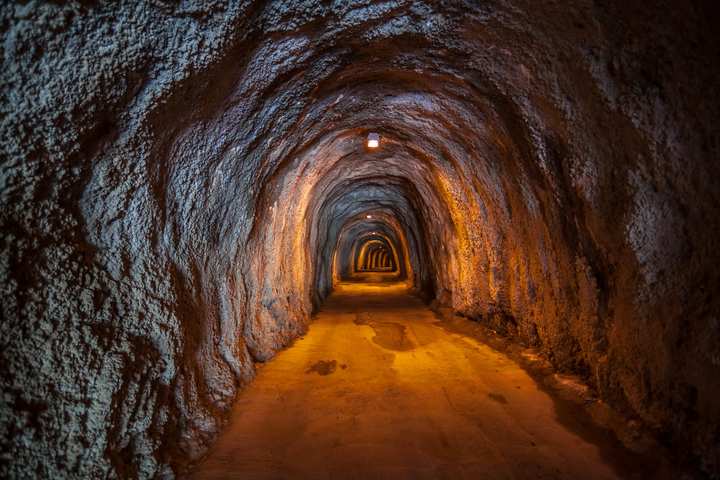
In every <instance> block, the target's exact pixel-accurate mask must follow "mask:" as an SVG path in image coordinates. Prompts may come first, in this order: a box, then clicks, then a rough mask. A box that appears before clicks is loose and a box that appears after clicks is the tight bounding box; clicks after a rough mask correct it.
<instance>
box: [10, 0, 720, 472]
mask: <svg viewBox="0 0 720 480" xmlns="http://www.w3.org/2000/svg"><path fill="white" fill-rule="evenodd" d="M715 3H716V2H715ZM716 14H717V7H716V6H714V3H713V2H686V1H680V0H677V1H675V0H662V1H660V0H658V1H651V2H644V3H643V4H642V5H640V4H636V2H570V3H567V4H560V3H558V2H553V1H550V0H532V1H531V0H508V1H504V0H503V1H497V2H462V1H459V2H439V1H430V0H428V1H392V2H376V1H349V2H320V1H314V0H308V1H302V2H285V1H267V2H265V1H263V2H259V1H248V2H215V1H200V0H188V1H183V2H165V1H159V2H132V1H128V0H123V1H118V2H110V3H103V2H29V3H28V2H15V3H13V4H11V5H7V6H4V7H3V8H2V9H0V30H1V31H2V36H3V42H2V45H3V49H4V50H3V53H4V56H3V62H4V63H3V67H4V68H3V69H2V71H0V78H1V81H0V85H1V87H0V88H2V98H1V100H0V101H1V102H2V112H3V115H0V139H2V140H1V146H0V148H1V151H2V155H1V157H2V170H1V172H0V176H1V179H0V191H1V197H0V198H2V206H3V208H2V209H0V228H1V230H2V239H1V241H0V275H1V277H2V281H1V282H0V284H1V285H2V298H3V301H2V319H3V320H2V325H1V328H2V331H1V332H0V333H1V335H0V339H1V341H2V345H0V347H2V348H0V355H1V357H0V370H1V371H0V382H2V392H3V395H4V396H3V401H2V402H1V403H0V442H1V443H0V452H4V453H3V454H2V455H3V456H2V461H0V477H8V478H32V477H34V476H42V477H46V478H63V477H68V476H70V477H72V476H75V477H79V478H105V477H110V478H112V477H121V478H122V477H140V478H153V477H163V476H167V477H170V476H173V475H175V474H177V473H179V472H183V471H184V469H186V468H187V465H188V464H189V463H191V462H193V461H196V460H198V459H199V458H201V457H202V456H203V454H204V452H206V450H207V448H208V446H209V445H211V444H212V442H213V440H214V439H215V438H216V437H217V435H218V434H219V432H220V431H221V430H222V428H223V425H224V419H225V418H226V415H227V412H228V410H229V409H230V408H231V405H232V402H233V400H234V399H235V398H236V396H237V394H238V392H240V391H241V390H243V389H245V388H247V386H248V385H249V384H250V383H251V381H252V379H253V378H254V376H255V374H256V370H257V369H256V366H257V365H259V364H262V363H263V362H267V361H269V360H270V359H272V358H273V356H274V355H275V354H276V353H277V352H278V351H280V350H282V349H283V348H285V347H286V346H288V345H290V344H291V343H292V342H293V341H294V340H295V339H297V338H298V337H300V336H301V335H303V334H304V332H305V331H306V329H307V327H308V324H309V323H310V321H311V315H312V314H313V312H317V311H318V310H319V309H320V308H321V307H322V305H323V302H324V301H325V300H326V299H327V298H328V296H329V295H330V294H331V293H332V291H333V288H334V287H335V286H337V285H339V284H341V283H343V282H344V281H345V280H349V279H351V277H352V275H353V274H357V273H358V272H359V271H360V270H356V265H355V255H356V253H357V252H358V249H362V245H359V244H358V243H357V242H358V241H359V239H362V238H365V236H367V235H371V236H372V235H373V234H372V232H378V233H377V237H378V238H377V240H378V241H381V242H386V243H387V245H389V246H390V247H391V250H392V252H393V254H392V256H390V255H389V251H388V250H387V247H385V252H386V253H385V255H386V258H391V260H392V261H394V262H395V265H396V269H397V270H396V272H393V273H388V275H397V279H398V280H400V279H402V281H403V282H405V283H406V284H407V286H408V287H409V288H411V289H413V291H414V292H416V293H417V294H418V295H419V296H421V297H422V298H423V299H425V300H426V301H428V302H434V305H436V306H438V307H441V308H444V309H448V310H450V311H452V312H454V313H457V314H458V315H461V316H463V317H465V318H468V319H472V320H473V321H477V322H478V323H479V324H481V325H483V326H485V327H487V328H490V329H492V330H493V331H494V332H497V334H498V335H503V336H505V337H507V338H508V339H510V341H512V342H516V343H519V344H523V345H528V346H532V347H534V348H536V349H537V350H538V352H539V355H541V356H543V358H546V359H547V361H548V362H549V363H550V364H551V365H552V367H553V368H554V369H556V370H557V371H559V372H574V373H576V374H578V375H581V376H582V377H583V378H584V379H585V381H586V383H587V384H588V385H589V388H591V389H592V390H593V392H595V395H596V397H597V398H599V399H601V400H602V401H603V402H605V403H606V404H607V405H610V406H611V407H612V408H613V409H615V410H616V411H617V412H619V415H621V416H622V417H623V418H631V419H633V422H635V423H637V424H638V425H641V426H643V428H647V429H649V430H651V431H653V432H655V433H656V434H657V435H658V436H659V437H660V438H662V439H663V442H664V443H666V444H667V445H669V446H670V448H672V449H673V450H674V451H676V452H677V454H678V455H679V456H680V457H682V458H684V459H686V460H687V461H688V462H689V463H691V464H693V465H696V466H698V468H700V469H703V470H704V471H705V472H711V473H713V474H717V472H718V468H720V467H719V465H720V453H718V448H717V445H718V441H717V438H718V431H720V430H719V429H720V404H718V402H717V401H716V400H717V398H719V396H720V384H719V381H718V376H717V368H718V365H720V363H719V362H720V360H719V359H720V344H719V343H718V342H717V341H716V339H717V338H718V335H720V322H718V318H720V300H718V298H720V297H718V295H715V293H716V292H718V291H719V290H720V269H719V268H717V266H718V265H719V264H720V257H719V256H720V248H718V236H717V232H718V231H720V223H719V222H720V215H718V214H717V213H718V212H717V210H718V207H717V205H720V192H719V191H718V189H719V188H720V187H718V182H717V181H716V179H717V178H718V173H719V172H718V162H717V161H715V159H716V158H718V153H719V152H718V148H719V146H718V145H719V142H718V140H717V138H718V135H717V124H718V122H717V119H718V118H720V113H719V112H718V110H719V109H720V106H719V105H718V102H716V101H714V98H712V92H716V91H718V90H720V89H719V88H718V87H719V85H718V81H719V80H718V79H720V75H718V73H720V72H718V70H719V69H718V60H717V59H718V58H720V48H719V47H718V40H717V37H716V35H714V30H715V26H714V25H713V24H712V19H714V18H716V17H717V15H716ZM370 134H373V135H372V140H373V141H374V142H377V145H375V143H373V144H372V146H371V145H369V144H368V140H370V139H371V138H370V137H371V135H370ZM368 214H370V215H371V216H372V218H371V219H368V218H367V215H368ZM381 239H382V240H381ZM373 252H375V253H372V254H371V257H372V261H371V263H370V264H369V266H371V265H372V264H375V265H377V264H378V262H380V259H381V258H382V254H381V253H380V252H379V251H378V250H373ZM366 253H367V252H366ZM380 263H382V262H380ZM391 263H392V262H391ZM363 266H364V263H363ZM372 273H373V275H376V274H381V273H382V274H384V273H383V272H372ZM635 423H633V424H635Z"/></svg>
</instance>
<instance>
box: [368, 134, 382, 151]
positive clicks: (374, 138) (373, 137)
mask: <svg viewBox="0 0 720 480" xmlns="http://www.w3.org/2000/svg"><path fill="white" fill-rule="evenodd" d="M367 146H368V148H377V147H379V146H380V135H378V134H377V133H368V138H367Z"/></svg>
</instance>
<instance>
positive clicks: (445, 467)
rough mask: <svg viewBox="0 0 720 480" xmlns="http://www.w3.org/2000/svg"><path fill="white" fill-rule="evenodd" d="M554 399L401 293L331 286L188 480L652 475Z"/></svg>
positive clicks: (243, 397)
mask: <svg viewBox="0 0 720 480" xmlns="http://www.w3.org/2000/svg"><path fill="white" fill-rule="evenodd" d="M468 322H469V321H468ZM558 402H559V400H558V399H554V398H552V397H551V396H549V395H548V394H547V393H545V391H544V390H543V389H542V388H541V386H539V385H538V384H537V383H536V382H535V381H534V380H533V379H532V378H531V376H530V375H529V374H528V373H526V371H525V370H523V369H522V368H521V367H520V366H519V365H518V364H517V363H515V362H513V361H511V360H510V359H509V358H508V357H506V356H505V355H503V354H501V353H499V352H497V351H496V350H493V349H492V348H490V347H489V346H487V345H486V344H484V343H481V342H479V341H477V340H475V339H473V338H472V337H470V336H466V335H463V334H460V333H454V332H453V331H451V330H448V329H447V328H444V327H443V322H441V321H440V320H439V319H438V318H437V317H436V316H435V314H434V313H433V312H432V311H430V310H429V309H428V308H427V307H426V306H425V305H424V304H423V303H422V302H421V301H420V300H419V299H417V298H416V297H414V296H412V295H410V294H409V293H408V292H407V290H406V288H405V286H404V285H403V284H384V285H382V284H342V285H340V286H338V288H337V289H336V291H335V293H334V294H333V295H332V296H331V297H330V299H329V300H328V301H327V303H326V304H325V305H324V306H323V308H322V311H321V312H320V313H319V314H318V316H317V318H316V319H315V321H314V322H313V323H312V324H311V326H310V329H309V331H308V333H307V334H306V335H305V337H303V338H302V339H298V341H296V342H295V343H294V345H292V346H291V347H290V348H288V349H286V350H285V351H282V352H280V353H279V354H278V355H277V356H276V357H275V358H274V359H273V360H271V361H270V362H268V363H267V364H266V365H264V366H263V367H262V369H261V370H260V371H259V373H258V376H257V378H256V379H255V381H254V382H253V383H252V384H251V385H250V386H249V387H248V388H247V389H246V390H245V391H243V392H242V393H241V394H240V396H239V398H238V400H237V403H236V405H235V408H234V412H233V414H232V419H231V421H230V424H229V425H228V427H227V429H226V430H225V432H224V433H223V434H222V436H221V437H220V439H219V440H218V442H217V443H216V445H215V446H214V447H213V449H212V450H211V452H210V453H209V455H208V456H207V457H206V458H205V459H204V460H203V462H201V463H200V464H199V465H198V466H197V468H196V469H195V470H194V471H193V472H192V474H191V475H190V477H189V478H194V479H234V478H237V479H254V478H267V479H281V478H293V479H294V478H313V479H355V478H356V479H376V478H387V479H403V478H408V479H410V478H411V479H422V478H427V479H443V478H447V479H460V478H468V479H480V478H482V479H525V478H528V479H530V478H532V479H566V478H567V479H577V478H583V479H605V478H656V477H657V475H655V473H656V472H653V470H648V468H647V467H646V466H644V465H642V464H641V463H639V461H637V459H636V458H635V457H634V456H633V454H631V453H629V452H628V451H626V450H624V449H623V448H622V447H621V446H620V445H619V444H618V443H617V442H616V441H614V440H613V437H612V436H611V435H610V434H609V433H606V432H603V431H602V430H599V429H593V428H592V427H589V426H587V425H585V424H582V425H581V423H582V422H580V420H578V422H577V423H578V425H577V426H573V418H574V416H573V415H575V414H574V413H573V411H572V408H570V411H568V407H567V405H565V406H563V407H562V408H559V403H558ZM581 410H582V408H581V407H579V406H578V407H577V412H576V414H577V418H578V419H580V418H582V417H583V415H584V414H583V412H582V411H581ZM561 417H562V418H561ZM647 475H650V476H647Z"/></svg>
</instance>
